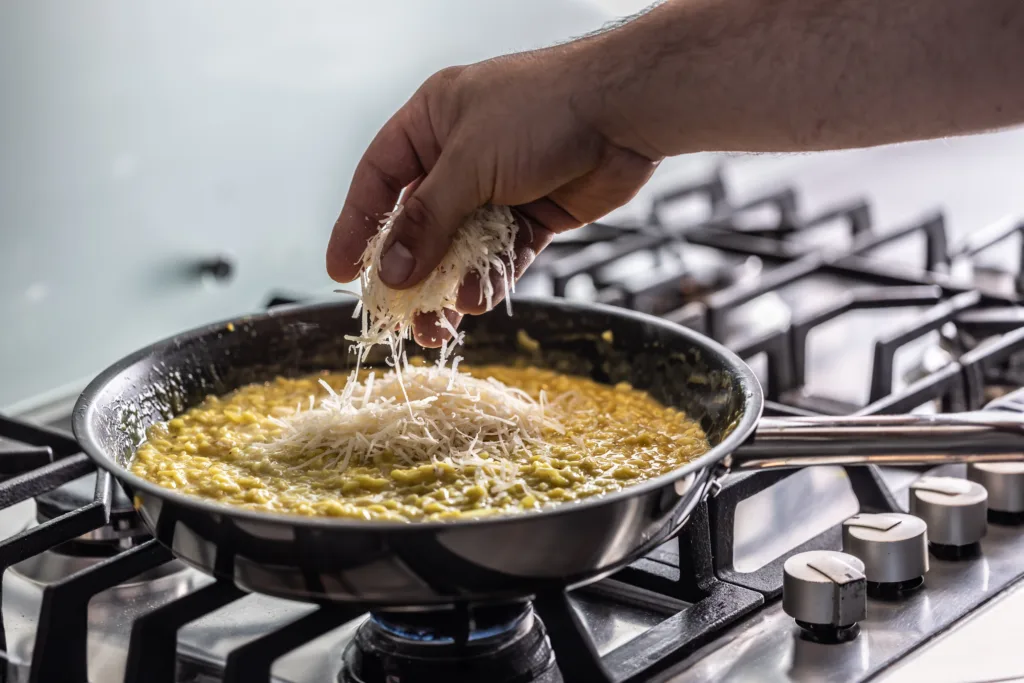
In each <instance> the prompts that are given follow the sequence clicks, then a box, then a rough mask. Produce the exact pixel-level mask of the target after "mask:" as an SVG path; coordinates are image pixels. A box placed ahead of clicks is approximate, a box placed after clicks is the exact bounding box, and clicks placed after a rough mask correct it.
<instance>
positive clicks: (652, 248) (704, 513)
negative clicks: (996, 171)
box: [0, 172, 1024, 683]
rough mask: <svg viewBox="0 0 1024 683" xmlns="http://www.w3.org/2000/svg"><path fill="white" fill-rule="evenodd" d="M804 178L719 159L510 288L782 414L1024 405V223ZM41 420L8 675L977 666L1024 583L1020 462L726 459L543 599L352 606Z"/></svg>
mask: <svg viewBox="0 0 1024 683" xmlns="http://www.w3.org/2000/svg"><path fill="white" fill-rule="evenodd" d="M799 199H800V196H799V193H798V192H797V191H795V190H794V189H789V188H785V189H782V190H779V191H772V192H768V193H765V194H764V195H763V196H760V197H755V198H753V199H747V200H744V201H736V200H734V199H733V196H732V195H731V193H730V188H729V187H728V183H727V182H726V179H725V178H724V176H723V175H722V174H721V173H719V172H712V173H710V174H709V175H708V176H707V177H705V178H702V179H701V180H700V181H699V182H694V183H688V184H686V185H684V186H677V187H672V188H670V189H667V190H664V191H662V192H660V193H659V194H658V195H657V196H654V197H652V198H650V200H649V201H647V202H646V204H645V206H644V208H643V210H642V211H640V212H638V213H637V214H636V215H634V216H632V217H630V218H623V219H612V220H609V221H608V222H605V223H600V224H593V225H590V226H587V227H586V228H583V229H581V230H579V231H576V232H574V233H571V234H567V235H565V236H563V237H562V238H560V239H559V240H557V241H556V242H555V243H554V244H553V245H552V246H551V248H550V249H548V250H547V251H546V252H545V253H544V254H542V255H541V257H540V258H538V261H537V263H536V264H535V265H534V267H533V268H532V269H531V272H530V273H529V275H528V276H527V277H526V278H525V279H524V280H523V281H522V283H521V284H520V290H519V291H520V292H525V293H531V294H546V295H553V296H564V297H570V298H578V299H587V300H593V301H600V302H603V303H607V304H611V305H615V306H623V307H628V308H633V309H637V310H642V311H645V312H648V313H652V314H654V315H658V316H662V317H665V318H667V319H669V320H672V321H675V322H677V323H679V324H682V325H685V326H688V327H691V328H694V329H697V330H699V331H701V332H704V333H706V334H709V335H711V336H712V337H714V338H716V339H718V340H720V341H722V342H723V343H725V344H726V345H727V346H729V347H730V348H731V349H733V350H734V351H735V352H737V353H738V354H739V355H740V356H741V357H743V358H744V359H746V360H747V361H748V362H749V363H750V364H751V366H752V367H753V368H754V369H755V372H756V373H757V374H758V376H759V379H760V380H761V382H762V383H763V385H764V387H765V392H766V396H767V398H768V402H767V413H768V414H770V415H796V416H800V415H814V414H826V415H840V414H862V415H880V414H893V413H901V412H944V411H954V410H969V409H977V408H982V407H984V406H986V405H990V404H992V403H993V402H995V403H997V404H998V405H1002V406H1004V407H1005V406H1009V407H1011V408H1013V409H1019V410H1024V393H1022V392H1021V390H1020V387H1021V386H1022V385H1024V365H1022V361H1024V326H1022V325H1021V323H1022V321H1024V306H1021V292H1022V290H1024V271H1022V270H1021V269H1020V267H1019V265H1017V266H1014V267H992V266H991V265H986V264H987V263H988V261H986V259H984V258H983V257H984V256H985V255H986V254H991V253H992V252H1000V251H1002V250H1005V247H1006V245H1007V244H1009V243H1010V240H1012V239H1014V236H1015V235H1016V234H1018V233H1021V232H1024V221H1013V220H1004V221H1001V222H999V223H996V224H993V225H992V226H990V227H989V228H988V229H986V230H980V231H978V232H976V233H974V235H973V236H972V238H971V239H970V240H968V241H965V242H962V243H955V244H954V243H953V240H951V239H950V235H949V234H948V232H947V228H946V223H945V221H944V218H943V215H942V214H940V213H934V214H925V215H923V216H922V217H921V218H920V219H919V220H914V221H910V222H907V223H906V224H903V225H898V226H896V227H886V226H880V225H878V224H877V223H876V221H875V220H874V217H873V210H872V205H871V203H870V202H869V201H866V200H864V199H862V198H859V197H856V196H854V197H850V198H848V200H846V201H840V202H837V203H836V204H835V205H831V206H827V207H823V208H822V210H820V211H817V212H815V213H814V214H812V215H807V214H805V213H804V212H803V211H801V210H800V203H799ZM982 227H983V226H982ZM908 242H914V243H915V244H916V245H917V246H918V247H919V248H913V247H910V246H908ZM304 298H305V297H301V296H300V297H296V296H295V295H293V294H288V293H275V294H272V295H271V296H269V297H268V299H267V301H266V303H267V305H268V306H274V305H280V304H286V303H290V302H293V301H296V300H300V299H304ZM30 418H31V416H20V417H19V418H18V419H15V418H13V417H5V418H2V419H0V439H3V441H0V468H2V474H3V475H4V477H5V479H4V480H3V481H2V482H0V505H2V506H3V510H2V512H0V537H2V538H3V539H4V540H2V541H0V562H2V563H3V567H4V569H5V570H7V571H6V572H5V573H4V576H3V632H2V634H0V635H2V638H3V640H2V645H3V651H4V655H5V659H6V664H7V667H6V680H9V681H39V682H43V681H46V682H49V681H73V682H81V683H85V682H86V681H91V682H92V683H107V682H114V681H122V680H124V681H129V682H137V681H146V682H166V683H172V682H178V681H189V682H207V681H229V682H238V681H245V682H246V683H248V682H250V681H256V680H264V681H267V680H272V681H275V682H277V683H305V682H317V683H327V682H332V683H333V682H335V681H340V682H344V683H363V682H365V683H371V682H385V681H386V682H388V683H416V682H417V681H437V680H445V681H462V680H465V681H477V680H487V681H490V682H491V683H513V682H515V683H520V682H521V683H527V682H528V681H538V682H545V683H557V682H558V681H562V682H564V683H574V682H581V681H585V682H586V683H595V682H596V683H600V682H601V681H631V682H632V681H635V682H639V681H674V682H680V683H682V682H696V681H724V680H736V681H751V680H757V681H766V680H768V681H804V680H806V681H812V680H813V681H826V680H827V681H836V682H837V683H838V682H843V683H845V682H851V683H852V682H856V681H864V680H869V679H871V680H884V681H904V680H925V679H927V680H949V681H965V680H985V678H984V676H985V674H981V675H980V677H975V678H968V677H967V676H966V674H965V673H964V671H966V670H967V669H965V668H960V669H957V668H956V665H955V664H950V663H949V662H948V661H946V660H942V661H939V663H936V661H938V660H936V658H937V657H939V658H940V659H941V654H939V655H936V654H935V653H936V652H937V651H953V650H955V647H957V646H956V643H958V642H971V643H973V642H975V641H971V640H963V639H961V640H957V639H958V638H960V635H959V634H961V633H964V634H969V633H970V632H971V630H972V629H974V631H978V630H979V629H981V630H982V632H984V633H985V634H987V635H986V636H985V638H988V639H990V640H991V638H994V637H996V635H997V633H1001V632H1005V630H1006V627H1005V625H1004V624H1006V623H1009V624H1013V622H1012V621H1009V622H1007V621H1006V620H1007V617H1006V614H1007V613H1009V614H1011V615H1012V612H1013V610H1012V609H1007V608H1003V607H1001V605H1003V604H1007V605H1009V604H1014V605H1015V604H1017V603H1019V602H1020V601H1021V599H1024V591H1022V590H1020V589H1019V588H1017V583H1018V581H1019V579H1020V578H1021V577H1024V466H1022V467H1018V466H1016V465H979V466H972V467H971V469H970V471H968V470H967V469H966V468H965V467H964V466H944V467H941V468H938V469H934V470H928V471H926V470H924V469H913V470H910V469H879V468H876V467H849V468H834V467H819V468H811V469H807V470H803V471H798V472H796V473H788V472H772V473H756V474H742V475H733V476H731V477H730V478H729V479H727V480H726V481H725V482H724V484H723V486H722V488H721V490H720V491H718V493H717V495H715V496H714V497H712V498H711V499H709V500H708V501H707V502H706V503H704V504H702V505H701V506H700V507H699V508H698V509H697V510H696V511H695V513H694V517H693V519H692V520H691V523H690V524H688V525H687V527H686V528H685V530H684V532H683V533H682V534H681V535H680V536H679V537H678V538H676V539H674V540H673V541H671V542H670V543H668V544H666V545H664V546H662V547H660V548H658V549H657V550H655V551H654V552H653V553H651V554H650V555H649V556H647V557H645V558H643V559H641V560H639V561H637V562H636V563H635V564H633V565H631V566H629V567H627V568H625V569H623V570H621V571H619V572H618V573H616V574H614V575H613V576H611V577H609V578H607V579H604V580H602V581H600V582H597V583H595V584H593V585H590V586H587V587H584V588H580V589H577V590H574V591H570V592H567V593H562V592H560V593H554V594H545V595H537V596H535V597H534V599H533V600H532V601H530V602H523V603H516V604H493V605H457V606H453V607H452V608H450V609H446V610H434V611H422V610H410V611H401V610H397V611H390V612H375V613H372V614H366V613H365V612H366V609H365V608H364V607H361V606H348V605H329V604H326V605H315V604H305V603H298V602H290V601H285V600H280V599H276V598H270V597H266V596H261V595H256V594H245V593H243V592H242V591H240V590H239V589H237V588H236V587H234V586H233V585H231V584H229V583H224V582H218V581H214V580H213V579H211V578H209V577H207V576H205V575H202V574H199V573H198V572H196V571H195V570H193V569H191V568H189V567H187V566H185V565H183V564H181V563H179V562H178V561H176V560H175V559H174V558H173V556H172V554H171V553H170V551H169V550H167V549H166V548H163V547H161V546H159V545H157V544H156V543H155V542H154V541H153V540H152V539H150V538H149V536H148V534H147V533H146V531H145V529H144V528H142V527H141V526H140V524H139V522H138V519H137V518H136V516H135V513H134V511H133V510H132V507H131V503H130V501H129V500H128V498H127V497H126V496H125V495H124V493H123V492H122V491H121V490H120V489H119V487H118V486H117V485H116V483H114V482H113V481H112V480H111V479H110V477H109V476H108V475H106V474H104V473H97V472H96V471H95V469H94V468H93V466H92V465H91V463H90V462H89V461H88V459H87V458H86V457H85V456H84V455H82V454H81V453H80V452H79V449H78V447H77V445H76V443H75V442H74V439H73V438H72V437H71V436H70V435H69V434H68V433H67V422H68V419H67V418H68V416H67V415H66V414H55V413H53V412H52V411H51V413H50V414H49V415H48V416H47V418H46V419H45V420H43V422H39V421H32V420H31V419H30ZM986 493H987V505H986V504H985V502H984V499H985V498H986V495H984V494H986ZM908 510H910V511H911V512H912V513H913V516H907V515H906V514H905V513H907V511H908ZM922 519H925V520H927V526H928V534H925V533H924V529H925V522H923V521H921V520H922ZM929 541H930V543H929ZM842 551H845V552H842ZM989 603H991V605H990V604H989ZM993 615H995V616H993ZM986 619H987V620H989V621H988V622H985V620H986ZM992 619H995V620H996V621H994V622H993V621H991V620H992ZM1000 619H1002V620H1003V621H999V620H1000ZM983 622H985V623H989V624H990V625H989V626H988V627H979V626H976V625H977V624H980V623H983ZM991 624H998V625H997V626H993V625H991ZM932 641H936V642H938V643H940V644H941V645H940V647H939V648H935V647H929V644H930V643H931V642H932ZM983 642H984V641H983ZM947 660H948V658H947ZM970 664H971V666H970V667H968V668H969V669H971V670H972V671H974V672H975V673H976V674H977V672H978V671H981V670H983V669H984V665H979V664H978V663H977V662H971V663H970ZM1010 673H1024V661H1021V662H1020V665H1019V670H1014V669H1011V670H1010ZM999 675H1006V672H1005V671H1003V670H1000V672H999V673H993V675H992V676H990V677H989V679H995V678H997V677H998V676H999Z"/></svg>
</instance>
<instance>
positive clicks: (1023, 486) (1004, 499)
mask: <svg viewBox="0 0 1024 683" xmlns="http://www.w3.org/2000/svg"><path fill="white" fill-rule="evenodd" d="M967 478H968V479H969V480H970V481H973V482H977V483H979V484H981V485H982V486H984V487H985V490H986V491H988V519H989V521H990V522H994V523H996V524H1020V523H1022V522H1024V463H1021V462H984V463H971V464H970V465H968V466H967Z"/></svg>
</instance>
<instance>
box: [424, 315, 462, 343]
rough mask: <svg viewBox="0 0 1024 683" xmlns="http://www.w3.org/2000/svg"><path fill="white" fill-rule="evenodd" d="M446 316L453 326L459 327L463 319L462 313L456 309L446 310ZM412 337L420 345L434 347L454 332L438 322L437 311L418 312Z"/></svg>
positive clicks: (450, 336)
mask: <svg viewBox="0 0 1024 683" xmlns="http://www.w3.org/2000/svg"><path fill="white" fill-rule="evenodd" d="M444 316H445V317H446V318H447V319H448V322H450V323H451V325H452V327H453V328H454V327H458V326H459V323H460V322H461V321H462V315H461V314H460V313H456V312H455V311H449V310H445V311H444ZM412 338H413V340H414V341H415V342H416V343H417V344H419V345H420V346H422V347H424V348H428V349H434V348H437V347H439V346H441V343H442V342H443V341H445V340H446V339H451V338H452V333H451V332H450V331H449V330H448V329H447V328H445V327H443V326H441V325H439V324H438V317H437V313H418V314H417V315H416V319H415V320H413V328H412Z"/></svg>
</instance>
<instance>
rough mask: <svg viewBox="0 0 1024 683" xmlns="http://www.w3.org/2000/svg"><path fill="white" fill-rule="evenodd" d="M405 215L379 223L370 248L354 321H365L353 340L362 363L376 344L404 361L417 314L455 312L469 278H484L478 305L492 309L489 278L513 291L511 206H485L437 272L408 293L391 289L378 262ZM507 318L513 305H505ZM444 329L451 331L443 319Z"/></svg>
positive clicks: (513, 223) (394, 215)
mask: <svg viewBox="0 0 1024 683" xmlns="http://www.w3.org/2000/svg"><path fill="white" fill-rule="evenodd" d="M401 212H402V205H401V204H399V205H398V206H397V207H396V208H395V210H394V211H392V212H391V213H389V214H388V215H387V217H385V218H384V219H383V220H382V221H381V225H380V229H379V230H378V231H377V234H375V235H374V236H373V237H372V238H370V241H369V242H368V243H367V245H366V250H365V251H364V252H363V257H362V262H363V268H362V273H361V275H360V284H361V285H362V296H361V298H360V305H359V307H358V308H357V309H356V315H361V316H362V329H361V333H360V335H359V336H356V337H349V339H351V340H353V341H355V342H356V349H355V350H356V352H357V353H359V354H360V355H361V356H362V357H363V358H365V355H366V353H367V351H368V350H369V348H370V347H371V346H373V345H375V344H387V345H388V346H390V348H391V350H392V356H393V357H395V358H397V357H398V356H400V355H401V349H402V346H403V342H404V340H405V339H408V338H409V337H410V336H411V334H412V323H413V319H414V317H415V316H416V314H418V313H438V314H441V312H442V311H443V310H444V309H454V308H455V301H456V298H457V296H458V292H459V287H460V286H461V285H462V281H463V279H464V278H465V277H466V276H467V275H469V274H470V273H476V274H477V275H479V276H480V284H481V287H480V302H481V303H484V302H486V304H487V307H488V308H491V306H492V305H493V303H494V294H495V292H494V285H493V283H492V282H491V277H490V276H491V272H492V271H493V272H496V273H498V275H499V276H500V277H501V279H502V280H503V281H504V282H505V291H507V292H510V293H511V292H512V291H513V288H514V274H515V253H514V245H515V239H516V234H517V232H518V226H517V224H516V219H515V217H514V216H513V215H512V211H511V210H510V209H509V208H508V207H507V206H494V205H487V206H484V207H481V208H479V209H477V210H476V211H474V212H473V213H472V214H470V216H469V218H468V219H467V220H466V222H465V223H464V224H463V225H462V227H461V228H460V229H459V230H458V232H456V233H455V238H454V240H453V241H452V245H451V247H449V249H448V252H447V253H446V254H445V257H444V259H442V261H441V263H440V265H438V266H437V268H435V269H434V270H433V271H432V272H431V273H430V274H429V275H428V276H427V277H426V278H425V279H424V280H423V281H422V282H420V283H419V284H418V285H416V286H415V287H411V288H409V289H403V290H397V289H391V288H390V287H388V286H387V285H385V284H384V283H383V282H382V281H381V279H380V260H381V255H382V253H383V250H384V245H385V243H386V242H387V239H388V235H390V233H391V230H392V228H393V227H394V224H395V219H396V218H398V216H399V215H400V214H401ZM505 302H506V306H507V307H508V313H509V315H511V314H512V308H511V306H512V304H511V300H510V298H509V297H506V299H505ZM439 318H440V322H439V324H440V325H445V324H446V323H447V326H448V327H450V323H448V321H447V319H446V318H445V316H444V315H439Z"/></svg>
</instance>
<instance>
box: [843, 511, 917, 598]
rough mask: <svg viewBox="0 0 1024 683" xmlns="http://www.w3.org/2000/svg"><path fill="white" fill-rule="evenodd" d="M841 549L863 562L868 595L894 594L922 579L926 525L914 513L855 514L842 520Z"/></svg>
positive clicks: (909, 587)
mask: <svg viewBox="0 0 1024 683" xmlns="http://www.w3.org/2000/svg"><path fill="white" fill-rule="evenodd" d="M843 551H844V552H847V553H849V554H851V555H853V556H854V557H857V558H858V559H860V560H861V561H862V562H864V574H865V576H866V577H867V580H868V589H869V595H873V596H874V595H876V593H877V594H878V597H888V596H889V595H890V593H891V594H894V595H893V596H895V595H898V594H899V593H902V592H905V591H907V590H912V589H914V588H917V587H918V586H920V585H921V584H922V583H923V577H924V575H925V573H926V572H927V571H928V527H927V525H926V524H925V523H924V520H922V519H920V518H919V517H914V516H913V515H905V514H901V513H895V512H892V513H884V514H874V515H871V514H861V515H856V516H854V517H851V518H850V519H848V520H846V521H845V522H843ZM872 584H874V585H872Z"/></svg>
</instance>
